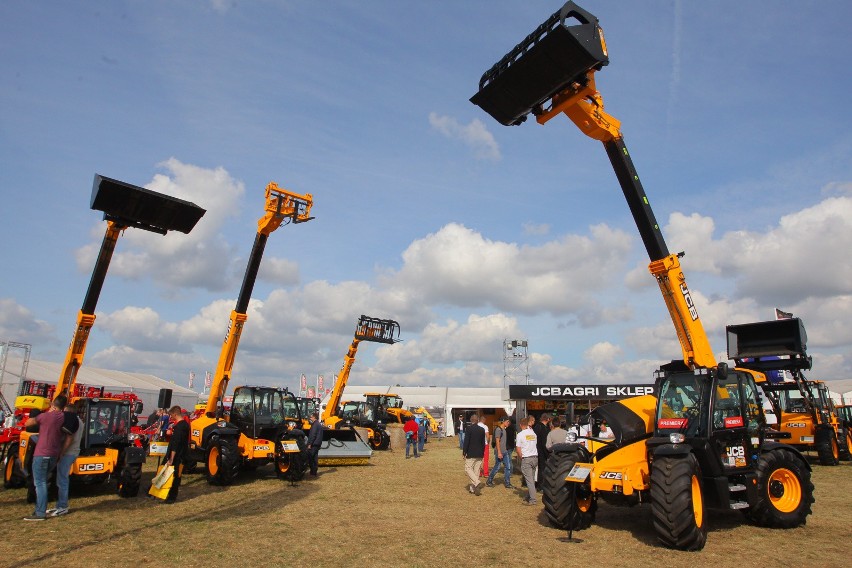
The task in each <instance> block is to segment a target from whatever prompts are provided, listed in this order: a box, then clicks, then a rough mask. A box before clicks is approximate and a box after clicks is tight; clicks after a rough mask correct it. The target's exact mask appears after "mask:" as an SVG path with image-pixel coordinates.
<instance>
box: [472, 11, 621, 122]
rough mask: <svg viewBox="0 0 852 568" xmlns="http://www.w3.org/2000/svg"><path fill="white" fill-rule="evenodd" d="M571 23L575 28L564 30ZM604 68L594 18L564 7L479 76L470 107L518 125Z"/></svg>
mask: <svg viewBox="0 0 852 568" xmlns="http://www.w3.org/2000/svg"><path fill="white" fill-rule="evenodd" d="M573 20H576V21H577V22H579V23H578V24H576V25H569V24H570V23H572V21H573ZM608 63H609V58H608V56H607V52H606V44H605V43H604V38H603V32H602V31H601V28H600V26H598V19H597V18H596V17H595V16H593V15H592V14H590V13H589V12H586V11H585V10H583V9H582V8H580V7H579V6H577V5H576V4H574V2H566V3H565V5H564V6H562V8H561V9H560V10H559V11H558V12H556V13H554V14H553V15H552V16H550V18H548V19H547V21H546V22H544V23H543V24H541V25H540V26H539V27H538V28H536V30H535V31H534V32H533V33H531V34H530V35H528V36H527V37H526V39H524V41H522V42H521V43H519V44H518V45H516V46H515V48H514V49H513V50H512V51H510V52H509V53H507V54H506V55H505V56H504V57H503V59H501V60H500V61H498V62H497V63H496V64H495V65H494V66H493V67H492V68H491V69H489V70H488V71H486V72H485V74H484V75H482V79H480V80H479V92H478V93H476V94H475V95H473V97H471V99H470V102H472V103H473V104H475V105H477V106H479V107H481V108H482V110H484V111H485V112H487V113H488V114H490V115H491V116H492V117H494V119H495V120H497V122H499V123H500V124H503V125H504V126H510V125H517V124H521V123H522V122H523V121H524V120H526V118H527V115H528V114H529V113H530V112H538V109H540V108H541V107H542V105H543V103H544V102H545V101H547V100H548V99H550V98H552V97H553V95H555V94H557V93H559V92H560V91H563V90H565V88H566V87H568V86H570V85H571V84H572V83H581V84H585V82H586V76H587V73H588V72H589V71H591V70H592V69H594V70H599V69H600V68H601V67H603V66H604V65H607V64H608Z"/></svg>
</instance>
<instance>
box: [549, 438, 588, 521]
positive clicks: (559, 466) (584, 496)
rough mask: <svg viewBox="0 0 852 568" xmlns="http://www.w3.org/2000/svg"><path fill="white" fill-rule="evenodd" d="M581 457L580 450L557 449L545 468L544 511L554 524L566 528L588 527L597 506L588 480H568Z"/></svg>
mask: <svg viewBox="0 0 852 568" xmlns="http://www.w3.org/2000/svg"><path fill="white" fill-rule="evenodd" d="M578 461H581V459H580V454H579V453H577V452H564V451H563V452H559V451H555V452H553V453H551V454H550V457H548V458H547V466H546V467H545V468H544V478H543V480H542V487H541V489H542V501H543V502H544V512H545V514H546V515H547V519H548V520H549V521H550V524H551V525H553V526H554V527H556V528H559V529H563V530H582V529H586V528H589V527H590V526H591V525H592V522H594V520H595V511H597V507H598V504H597V501H596V500H595V498H594V496H593V495H592V492H591V489H590V486H589V484H588V482H586V483H582V484H580V483H573V482H567V481H565V477H566V476H567V475H568V472H569V471H571V468H573V467H574V464H575V463H577V462H578Z"/></svg>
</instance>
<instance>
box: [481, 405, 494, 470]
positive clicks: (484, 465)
mask: <svg viewBox="0 0 852 568" xmlns="http://www.w3.org/2000/svg"><path fill="white" fill-rule="evenodd" d="M479 426H480V428H482V429H483V430H485V455H484V456H483V458H482V475H483V476H485V477H488V460H489V459H491V458H490V456H489V455H488V454H489V453H490V452H489V451H488V448H489V446H490V445H491V432H489V431H488V424H486V423H485V414H484V413H483V414H480V415H479Z"/></svg>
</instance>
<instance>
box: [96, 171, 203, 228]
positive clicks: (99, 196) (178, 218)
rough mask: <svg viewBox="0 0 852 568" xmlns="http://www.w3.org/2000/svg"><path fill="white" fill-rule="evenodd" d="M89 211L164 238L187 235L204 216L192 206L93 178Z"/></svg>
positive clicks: (113, 181)
mask: <svg viewBox="0 0 852 568" xmlns="http://www.w3.org/2000/svg"><path fill="white" fill-rule="evenodd" d="M91 208H92V209H95V210H96V211H103V212H104V220H105V221H113V222H115V223H117V224H119V225H122V226H124V227H135V228H137V229H144V230H146V231H151V232H154V233H160V234H162V235H165V234H166V233H167V232H169V231H180V232H181V233H189V232H190V231H191V230H192V228H193V227H195V224H196V223H197V222H198V220H199V219H201V217H202V216H204V214H205V213H206V210H204V209H202V208H201V207H199V206H198V205H196V204H194V203H190V202H189V201H184V200H182V199H178V198H176V197H171V196H169V195H163V194H162V193H157V192H156V191H151V190H150V189H145V188H144V187H137V186H135V185H130V184H129V183H124V182H123V181H118V180H115V179H110V178H108V177H104V176H101V175H95V181H94V184H93V186H92V201H91Z"/></svg>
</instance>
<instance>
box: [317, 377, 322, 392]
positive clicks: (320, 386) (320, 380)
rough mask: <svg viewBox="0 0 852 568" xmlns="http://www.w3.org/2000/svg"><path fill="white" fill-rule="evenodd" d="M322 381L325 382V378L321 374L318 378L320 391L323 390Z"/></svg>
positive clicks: (318, 389)
mask: <svg viewBox="0 0 852 568" xmlns="http://www.w3.org/2000/svg"><path fill="white" fill-rule="evenodd" d="M322 382H323V378H322V375H320V376H319V379H317V391H318V392H322Z"/></svg>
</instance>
